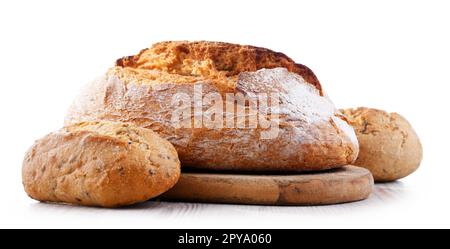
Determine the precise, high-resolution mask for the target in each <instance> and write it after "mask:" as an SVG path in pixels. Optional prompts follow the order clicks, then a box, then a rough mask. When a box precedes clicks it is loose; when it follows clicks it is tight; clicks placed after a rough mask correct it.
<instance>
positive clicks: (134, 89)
mask: <svg viewBox="0 0 450 249" xmlns="http://www.w3.org/2000/svg"><path fill="white" fill-rule="evenodd" d="M198 89H201V90H198ZM198 92H201V93H202V94H201V95H200V100H198V99H196V94H197V93H198ZM180 94H181V95H180ZM214 94H215V95H214ZM227 94H236V95H238V94H242V95H243V96H245V97H247V98H251V96H261V95H264V94H266V95H267V96H269V95H270V94H278V96H279V99H278V100H276V101H275V100H274V102H273V103H276V104H278V105H279V107H272V106H269V107H261V105H259V108H260V109H257V110H256V112H251V107H250V104H249V102H241V103H239V102H235V101H234V100H228V99H227ZM213 95H214V96H217V95H218V96H219V97H220V98H221V101H223V102H221V103H220V102H219V104H218V106H219V107H223V111H224V112H223V115H217V116H220V117H222V119H223V121H221V120H219V121H218V122H217V123H214V124H213V126H208V124H206V121H205V120H208V117H205V113H203V114H201V113H200V114H197V113H196V112H195V109H194V106H196V105H198V103H200V110H206V111H208V110H211V108H212V107H214V106H213V104H212V103H209V102H208V101H205V99H206V97H207V96H213ZM179 96H185V97H186V99H187V100H185V102H186V103H188V105H185V107H184V108H185V110H188V111H191V110H192V112H189V113H188V114H187V116H183V118H182V120H181V121H182V123H183V124H185V126H176V125H174V122H173V117H174V116H175V115H174V112H175V111H176V110H177V108H179V106H177V105H176V104H174V100H175V102H176V100H178V98H179ZM202 100H203V101H202ZM216 103H217V102H214V104H216ZM236 103H237V104H236ZM267 103H269V101H268V102H267ZM270 103H272V102H270ZM228 105H230V106H232V108H230V109H228V108H227V106H228ZM233 105H235V106H236V107H233ZM238 109H244V110H246V112H245V113H241V114H237V111H236V112H235V110H238ZM264 114H268V116H269V115H274V116H278V117H276V118H274V119H270V120H272V121H274V122H273V123H272V125H271V126H270V127H269V126H267V127H264V126H262V125H261V123H258V125H257V126H253V127H251V126H250V125H249V122H248V121H242V120H243V119H245V120H249V119H250V118H252V117H258V118H259V117H261V116H263V117H264ZM217 116H216V117H217ZM229 117H231V122H230V123H226V121H225V120H226V118H229ZM270 117H271V116H270ZM242 118H243V119H242ZM92 120H110V121H121V122H131V123H134V124H136V125H138V126H141V127H145V128H149V129H152V130H154V131H155V132H157V133H158V134H160V135H161V136H162V137H164V138H166V139H168V140H169V141H170V142H171V143H172V144H174V146H175V148H176V149H177V151H178V154H179V157H180V160H181V162H182V164H183V167H191V168H197V169H209V170H247V171H310V170H324V169H329V168H336V167H341V166H343V165H347V164H351V163H352V162H353V161H354V160H355V159H356V157H357V155H358V142H357V139H356V136H355V133H354V131H353V129H352V127H351V126H350V125H348V124H347V123H346V120H345V119H344V118H343V117H342V114H341V113H340V112H339V111H338V110H337V109H336V108H335V106H334V105H333V103H332V102H331V100H330V99H329V98H328V97H327V96H325V95H324V93H323V91H322V87H321V85H320V83H319V81H318V80H317V78H316V76H315V75H314V73H313V72H312V71H311V70H310V69H309V68H307V67H305V66H303V65H300V64H297V63H295V62H294V61H293V60H292V59H290V58H289V57H287V56H286V55H284V54H282V53H277V52H273V51H271V50H268V49H264V48H258V47H252V46H241V45H235V44H228V43H220V42H162V43H157V44H155V45H153V46H152V47H151V48H149V49H145V50H143V51H141V52H140V53H139V54H138V55H135V56H129V57H125V58H122V59H119V60H118V61H117V63H116V66H115V67H113V68H111V69H110V70H109V71H108V72H107V73H106V74H105V75H104V76H102V77H100V78H99V79H98V80H96V81H94V82H93V83H91V84H90V85H88V86H87V87H86V88H85V89H84V90H83V91H82V93H81V94H80V95H79V97H78V98H77V99H76V100H75V101H74V103H73V105H72V106H71V108H70V110H69V112H68V115H67V117H66V123H67V124H71V123H77V122H82V121H92ZM230 124H231V125H230ZM186 125H188V126H189V127H187V126H186ZM244 126H245V127H244ZM272 128H273V129H272ZM275 130H276V131H275ZM272 131H275V132H273V133H271V132H272ZM269 133H270V134H269ZM275 133H276V134H275Z"/></svg>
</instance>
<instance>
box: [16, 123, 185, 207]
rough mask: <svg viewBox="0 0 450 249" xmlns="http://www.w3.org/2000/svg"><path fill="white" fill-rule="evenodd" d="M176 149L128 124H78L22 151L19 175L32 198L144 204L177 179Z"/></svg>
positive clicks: (105, 204)
mask: <svg viewBox="0 0 450 249" xmlns="http://www.w3.org/2000/svg"><path fill="white" fill-rule="evenodd" d="M179 176H180V162H179V160H178V157H177V153H176V150H175V149H174V148H173V146H172V145H171V144H170V143H169V142H167V141H166V140H164V139H162V138H160V137H159V136H158V135H156V134H155V133H153V132H152V131H150V130H145V129H142V128H138V127H135V126H132V125H130V124H120V123H109V122H107V123H105V122H100V123H98V122H95V123H81V124H76V125H72V126H69V127H66V128H63V129H61V130H59V131H57V132H54V133H51V134H49V135H47V136H45V137H44V138H42V139H40V140H38V141H36V143H35V144H34V145H33V146H32V147H31V149H30V150H29V151H28V152H27V154H26V156H25V159H24V163H23V168H22V177H23V185H24V188H25V191H26V192H27V193H28V195H29V196H30V197H31V198H33V199H36V200H39V201H44V202H63V203H71V204H77V205H85V206H102V207H118V206H124V205H130V204H134V203H137V202H142V201H146V200H148V199H150V198H152V197H156V196H158V195H160V194H161V193H164V192H166V191H167V190H168V189H170V188H171V187H172V186H174V184H175V183H176V182H177V181H178V178H179Z"/></svg>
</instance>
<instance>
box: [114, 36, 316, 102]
mask: <svg viewBox="0 0 450 249" xmlns="http://www.w3.org/2000/svg"><path fill="white" fill-rule="evenodd" d="M116 66H117V67H120V68H124V69H129V70H131V71H133V70H135V71H139V70H144V71H147V72H148V70H159V71H163V72H167V73H169V76H170V75H177V77H178V78H180V79H181V81H183V82H186V81H189V76H191V77H194V78H196V80H194V82H195V81H199V78H209V79H210V80H211V79H220V80H219V81H218V82H219V85H222V86H219V88H223V89H227V88H228V89H229V90H234V89H235V87H236V84H237V80H236V76H237V75H239V74H240V73H242V72H255V71H258V70H260V69H264V68H266V69H271V68H277V67H282V68H286V69H287V70H288V71H290V72H293V73H296V74H298V75H300V76H302V77H303V79H305V81H306V82H308V83H309V84H311V85H313V86H314V87H316V88H317V89H318V90H319V92H320V93H321V94H322V87H321V85H320V82H319V80H318V79H317V77H316V75H315V74H314V73H313V71H312V70H311V69H309V68H308V67H306V66H304V65H302V64H298V63H295V62H294V61H293V60H292V59H291V58H289V57H288V56H286V55H285V54H283V53H280V52H274V51H272V50H269V49H266V48H260V47H254V46H248V45H246V46H245V45H238V44H230V43H224V42H207V41H199V42H187V41H178V42H174V41H168V42H160V43H156V44H154V45H153V46H152V47H151V48H147V49H144V50H142V51H141V52H140V53H139V54H137V55H133V56H127V57H123V58H121V59H118V60H117V61H116ZM174 80H176V79H174V78H169V79H168V82H173V81H174ZM158 81H159V82H162V81H164V79H163V77H162V75H161V74H160V75H158Z"/></svg>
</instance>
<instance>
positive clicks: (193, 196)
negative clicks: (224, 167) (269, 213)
mask: <svg viewBox="0 0 450 249" xmlns="http://www.w3.org/2000/svg"><path fill="white" fill-rule="evenodd" d="M373 184H374V183H373V177H372V174H370V172H369V171H368V170H366V169H363V168H359V167H355V166H345V167H343V168H341V169H334V170H330V171H326V172H320V173H302V174H289V175H254V174H245V175H244V174H242V175H240V174H219V173H214V174H211V173H183V174H182V175H181V178H180V180H179V182H178V183H177V185H176V186H175V187H174V188H172V189H171V190H169V191H168V192H167V193H165V194H163V195H162V196H161V197H160V199H161V200H169V201H188V202H211V203H234V204H258V205H299V206H303V205H328V204H337V203H346V202H353V201H359V200H363V199H366V198H367V197H369V195H370V194H371V192H372V189H373Z"/></svg>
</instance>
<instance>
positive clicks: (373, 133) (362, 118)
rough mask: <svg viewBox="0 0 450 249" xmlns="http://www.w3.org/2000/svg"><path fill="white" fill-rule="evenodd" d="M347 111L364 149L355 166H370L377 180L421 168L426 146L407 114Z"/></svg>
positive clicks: (392, 177)
mask: <svg viewBox="0 0 450 249" xmlns="http://www.w3.org/2000/svg"><path fill="white" fill-rule="evenodd" d="M343 112H344V114H345V115H346V116H347V117H348V119H349V121H350V123H351V124H352V125H353V127H354V128H355V131H356V135H357V137H358V140H359V145H360V152H359V156H358V159H357V160H356V162H355V163H354V165H357V166H361V167H364V168H367V169H369V170H370V171H371V172H372V174H373V176H374V179H375V181H377V182H388V181H395V180H398V179H400V178H403V177H406V176H408V175H409V174H411V173H413V172H414V171H416V170H417V168H419V165H420V162H421V161H422V145H421V143H420V140H419V137H418V136H417V134H416V132H415V131H414V129H413V128H412V126H411V125H410V124H409V122H408V121H407V120H406V119H405V118H404V117H402V116H401V115H399V114H397V113H387V112H385V111H382V110H377V109H371V108H365V107H360V108H357V109H346V110H343Z"/></svg>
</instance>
